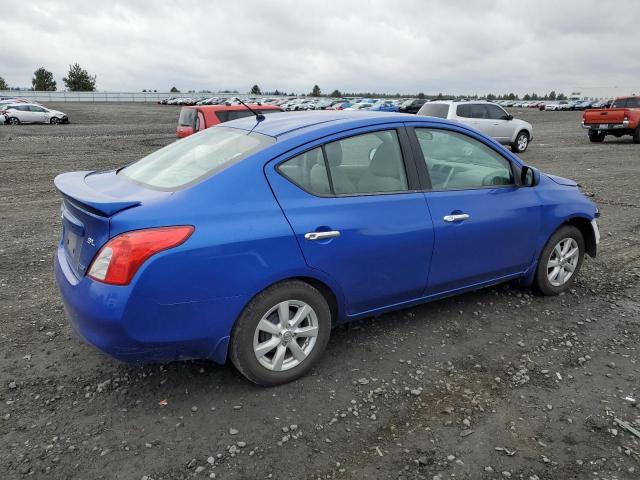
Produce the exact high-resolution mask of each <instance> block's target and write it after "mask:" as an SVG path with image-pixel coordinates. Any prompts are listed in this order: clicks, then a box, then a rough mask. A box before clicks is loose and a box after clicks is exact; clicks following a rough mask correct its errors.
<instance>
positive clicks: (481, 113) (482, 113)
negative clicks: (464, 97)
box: [469, 103, 489, 118]
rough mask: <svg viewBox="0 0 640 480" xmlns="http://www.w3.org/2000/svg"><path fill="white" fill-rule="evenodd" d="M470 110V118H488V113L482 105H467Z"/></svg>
mask: <svg viewBox="0 0 640 480" xmlns="http://www.w3.org/2000/svg"><path fill="white" fill-rule="evenodd" d="M469 107H470V109H471V118H489V113H488V112H487V109H486V107H485V106H484V105H482V104H481V103H475V104H471V105H469Z"/></svg>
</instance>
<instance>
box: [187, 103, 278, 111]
mask: <svg viewBox="0 0 640 480" xmlns="http://www.w3.org/2000/svg"><path fill="white" fill-rule="evenodd" d="M247 105H249V106H250V107H251V108H253V109H254V110H281V108H280V107H278V106H277V105H268V104H264V105H258V104H257V103H248V104H247ZM182 108H193V109H195V110H202V111H205V112H207V111H212V112H220V111H228V112H235V111H237V110H246V109H247V107H245V106H244V105H185V106H184V107H182Z"/></svg>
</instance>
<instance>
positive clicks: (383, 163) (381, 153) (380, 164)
mask: <svg viewBox="0 0 640 480" xmlns="http://www.w3.org/2000/svg"><path fill="white" fill-rule="evenodd" d="M401 158H402V157H401V156H400V151H399V150H398V147H397V146H396V145H394V144H392V143H391V144H390V143H386V142H384V143H381V144H380V146H378V148H377V149H376V152H375V153H374V154H373V158H372V159H371V164H370V165H369V170H370V171H371V173H373V174H374V175H376V176H378V177H392V178H397V179H400V172H399V170H398V167H399V165H400V164H401Z"/></svg>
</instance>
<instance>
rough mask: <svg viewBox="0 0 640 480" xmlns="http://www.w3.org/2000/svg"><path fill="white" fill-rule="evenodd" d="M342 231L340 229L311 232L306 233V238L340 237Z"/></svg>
mask: <svg viewBox="0 0 640 480" xmlns="http://www.w3.org/2000/svg"><path fill="white" fill-rule="evenodd" d="M339 236H340V232H339V231H338V230H330V231H328V232H309V233H305V234H304V239H305V240H310V241H314V240H325V239H327V238H335V237H339Z"/></svg>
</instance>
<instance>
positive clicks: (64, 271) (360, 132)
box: [55, 111, 599, 385]
mask: <svg viewBox="0 0 640 480" xmlns="http://www.w3.org/2000/svg"><path fill="white" fill-rule="evenodd" d="M55 185H56V187H57V189H58V190H59V192H60V193H61V195H62V211H61V216H62V238H61V241H60V244H59V247H58V249H57V254H56V259H55V272H56V279H57V283H58V286H59V289H60V292H61V294H62V299H63V301H64V304H65V308H66V312H67V314H68V317H69V319H70V322H71V325H72V326H73V328H74V330H75V331H76V332H77V333H78V334H79V335H80V336H81V337H83V338H84V339H85V340H86V341H87V342H88V343H90V344H92V345H94V346H95V347H97V348H98V349H100V350H102V351H104V352H106V353H108V354H110V355H111V356H113V357H115V358H118V359H121V360H123V361H128V362H138V361H147V362H149V361H172V360H177V359H186V358H207V359H212V360H214V361H216V362H220V363H223V362H225V361H226V360H227V359H230V360H231V361H232V362H233V364H234V365H235V366H236V367H237V369H238V370H239V371H240V372H241V373H242V374H243V375H245V376H246V377H247V378H248V379H250V380H251V381H253V382H255V383H258V384H260V385H276V384H280V383H284V382H288V381H291V380H293V379H295V378H297V377H299V376H301V375H303V374H304V373H305V372H307V371H308V370H309V369H310V368H311V367H312V366H313V365H314V364H316V362H317V361H318V360H319V358H320V357H321V355H322V353H323V350H324V349H325V347H326V345H327V343H328V341H329V336H330V334H331V329H332V327H333V326H335V325H337V324H341V323H343V322H349V321H352V320H355V319H358V318H362V317H368V316H372V315H378V314H380V313H383V312H387V311H390V310H396V309H401V308H407V307H410V306H412V305H416V304H419V303H422V302H427V301H431V300H435V299H438V298H442V297H446V296H450V295H454V294H458V293H462V292H465V291H469V290H475V289H478V288H482V287H486V286H489V285H494V284H497V283H500V282H506V281H514V280H515V281H518V282H519V283H520V284H521V285H523V286H531V287H532V288H534V289H535V290H537V291H538V292H540V293H542V294H545V295H556V294H559V293H561V292H563V291H565V290H567V289H568V288H569V287H570V286H571V285H572V283H573V282H574V280H575V278H576V275H577V274H578V272H579V270H580V267H581V265H582V261H583V259H584V256H585V253H586V254H588V255H590V256H592V257H593V256H595V255H596V249H597V245H598V241H599V233H598V227H597V223H596V217H598V215H599V214H598V209H597V207H596V205H595V204H593V203H592V202H591V201H590V200H588V199H587V198H586V197H585V196H584V195H582V193H581V192H580V190H579V189H578V186H577V185H576V183H575V182H573V181H571V180H567V179H565V178H561V177H557V176H554V175H547V174H543V173H541V172H539V171H538V170H536V169H535V168H533V167H531V166H528V165H525V164H524V163H523V162H522V161H521V160H520V159H519V158H518V157H517V156H515V155H513V154H512V153H510V152H509V151H507V150H506V149H504V148H503V147H502V146H500V145H499V144H498V143H496V142H495V141H493V140H492V139H491V138H489V137H486V136H484V135H481V134H480V133H478V132H476V131H475V130H472V129H470V128H468V127H465V126H464V125H462V124H460V123H452V122H448V121H446V120H440V119H436V118H430V117H416V116H415V115H404V114H395V113H380V112H355V111H354V112H330V111H320V112H308V113H282V114H278V115H269V116H268V117H267V118H266V119H265V118H264V117H262V118H260V117H258V118H255V117H249V118H244V119H241V120H237V121H233V122H228V123H225V124H224V126H216V127H214V128H210V129H207V130H204V131H202V132H201V133H198V134H197V135H193V136H191V137H189V138H186V139H184V140H180V141H178V142H176V143H173V144H171V145H169V146H167V147H165V148H162V149H161V150H158V151H156V152H154V153H152V154H151V155H149V156H147V157H145V158H142V159H141V160H139V161H137V162H135V163H132V164H130V165H128V166H125V167H123V168H120V169H118V170H113V171H107V172H73V173H65V174H62V175H59V176H58V177H56V179H55Z"/></svg>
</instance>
